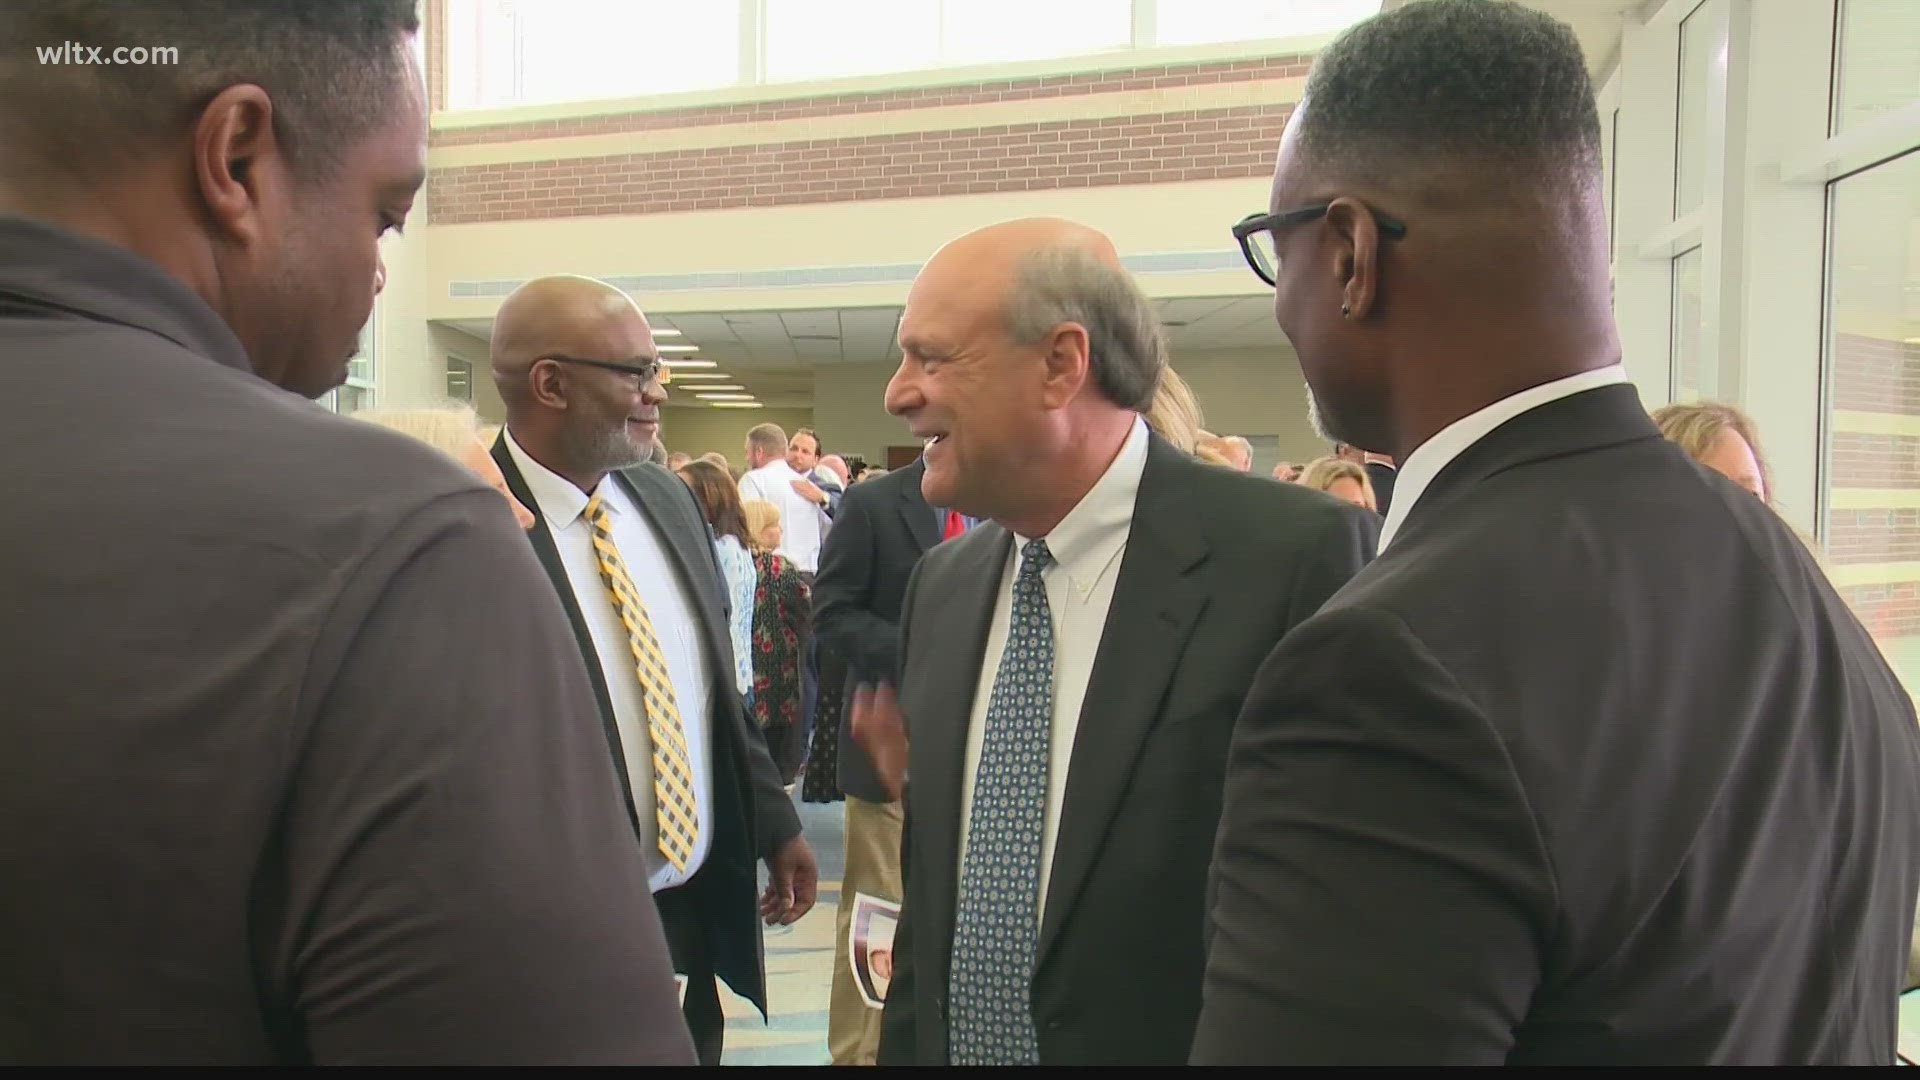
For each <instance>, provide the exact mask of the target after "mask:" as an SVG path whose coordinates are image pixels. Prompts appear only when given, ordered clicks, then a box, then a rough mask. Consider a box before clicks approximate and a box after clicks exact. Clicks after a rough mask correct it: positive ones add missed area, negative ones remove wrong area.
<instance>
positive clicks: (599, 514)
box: [587, 491, 607, 524]
mask: <svg viewBox="0 0 1920 1080" xmlns="http://www.w3.org/2000/svg"><path fill="white" fill-rule="evenodd" d="M606 516H607V500H606V497H605V494H604V493H603V492H599V491H596V492H594V493H593V498H591V499H588V500H587V522H588V524H595V523H597V522H599V521H600V519H601V518H604V517H606Z"/></svg>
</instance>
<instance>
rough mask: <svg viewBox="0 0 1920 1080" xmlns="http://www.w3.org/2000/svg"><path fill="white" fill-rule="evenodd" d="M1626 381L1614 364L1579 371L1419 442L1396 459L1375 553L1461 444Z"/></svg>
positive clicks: (1623, 372) (1624, 372)
mask: <svg viewBox="0 0 1920 1080" xmlns="http://www.w3.org/2000/svg"><path fill="white" fill-rule="evenodd" d="M1626 381H1627V369H1626V368H1625V367H1623V366H1621V365H1619V364H1612V365H1609V366H1607V367H1603V368H1594V369H1593V370H1591V371H1582V372H1579V373H1578V374H1574V375H1569V376H1567V377H1566V378H1564V379H1555V380H1553V381H1552V382H1546V383H1541V384H1540V385H1539V386H1530V387H1528V388H1527V389H1525V390H1522V391H1520V392H1519V393H1517V394H1514V395H1512V396H1511V397H1505V398H1501V399H1500V400H1499V401H1496V402H1494V403H1493V404H1491V405H1489V406H1487V407H1486V408H1484V409H1481V410H1480V411H1479V412H1474V413H1468V414H1467V415H1466V416H1463V417H1461V418H1460V419H1458V420H1455V421H1454V422H1453V423H1451V424H1448V425H1447V426H1446V427H1443V428H1441V429H1440V431H1439V432H1438V433H1437V434H1435V435H1434V437H1433V438H1431V439H1428V440H1427V441H1426V442H1423V443H1421V444H1420V446H1419V448H1418V449H1416V450H1415V451H1414V452H1413V453H1411V454H1408V455H1407V460H1405V461H1403V462H1401V463H1400V469H1399V475H1398V476H1396V477H1394V480H1393V504H1392V505H1391V506H1389V507H1388V508H1387V523H1386V524H1385V525H1384V526H1382V527H1381V529H1380V544H1379V546H1378V548H1377V549H1376V551H1385V550H1387V544H1388V542H1389V541H1391V540H1392V539H1393V537H1394V534H1395V533H1398V532H1399V531H1400V525H1401V523H1402V522H1404V521H1406V520H1407V514H1408V513H1410V512H1411V511H1412V510H1413V504H1414V503H1417V502H1419V501H1420V496H1421V495H1424V494H1425V493H1426V490H1427V485H1429V484H1431V483H1433V480H1434V477H1436V476H1439V475H1440V471H1441V470H1442V469H1445V468H1446V467H1447V465H1448V464H1449V463H1451V462H1452V461H1453V459H1454V458H1457V457H1459V456H1460V455H1461V454H1463V453H1466V450H1467V447H1469V446H1472V445H1473V444H1474V443H1477V442H1479V441H1480V440H1481V439H1484V438H1486V437H1487V436H1488V435H1491V434H1492V433H1493V429H1495V428H1497V427H1499V426H1500V425H1502V424H1504V423H1506V422H1507V421H1509V420H1511V419H1513V418H1514V417H1516V416H1519V415H1520V414H1521V413H1524V412H1531V411H1532V410H1534V409H1537V408H1539V407H1540V406H1542V405H1545V404H1548V403H1549V402H1554V401H1559V400H1560V399H1561V398H1565V397H1572V396H1573V395H1575V394H1579V393H1584V392H1585V391H1588V390H1598V389H1599V388H1600V387H1602V386H1613V385H1615V384H1617V383H1623V382H1626Z"/></svg>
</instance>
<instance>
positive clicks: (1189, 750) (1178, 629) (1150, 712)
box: [880, 438, 1378, 1065]
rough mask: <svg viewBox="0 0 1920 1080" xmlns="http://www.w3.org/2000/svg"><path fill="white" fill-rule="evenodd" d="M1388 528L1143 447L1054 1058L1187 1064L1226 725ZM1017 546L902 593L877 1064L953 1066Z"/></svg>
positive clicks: (1058, 878) (1062, 972)
mask: <svg viewBox="0 0 1920 1080" xmlns="http://www.w3.org/2000/svg"><path fill="white" fill-rule="evenodd" d="M1377 529H1378V519H1377V518H1376V517H1374V515H1372V514H1370V513H1368V512H1366V511H1364V510H1360V509H1358V508H1356V507H1353V506H1350V505H1348V504H1346V503H1342V502H1340V501H1338V500H1336V499H1334V498H1332V497H1331V496H1328V495H1326V494H1325V493H1323V492H1319V491H1314V490H1311V489H1309V488H1304V487H1300V486H1299V485H1295V484H1275V483H1272V482H1270V481H1268V480H1266V479H1265V478H1254V477H1250V476H1248V475H1246V474H1245V473H1240V472H1235V471H1232V470H1229V469H1216V468H1213V467H1211V466H1209V465H1205V464H1202V463H1201V462H1198V461H1196V460H1194V459H1192V458H1190V457H1188V456H1186V455H1185V454H1182V453H1180V452H1179V451H1178V450H1175V449H1173V448H1172V447H1170V446H1168V445H1167V444H1166V443H1163V442H1161V441H1160V440H1159V439H1158V438H1155V439H1154V440H1153V441H1152V443H1151V444H1150V449H1149V451H1148V454H1147V464H1146V471H1145V474H1144V475H1143V476H1142V477H1141V481H1140V490H1139V496H1138V500H1137V502H1136V504H1135V508H1134V516H1133V528H1132V532H1131V534H1130V537H1129V539H1128V542H1127V548H1126V554H1125V555H1124V556H1123V557H1122V559H1121V564H1120V569H1119V577H1118V579H1117V580H1116V581H1115V583H1114V592H1113V601H1112V606H1111V608H1110V609H1109V612H1108V616H1107V624H1106V630H1105V632H1104V634H1103V636H1102V638H1101V642H1100V650H1099V653H1098V656H1097V659H1096V661H1095V665H1094V670H1093V673H1092V678H1091V681H1090V682H1089V683H1088V686H1087V693H1086V701H1085V704H1084V706H1083V707H1082V710H1081V721H1080V726H1079V733H1078V735H1077V736H1076V737H1075V744H1074V746H1073V748H1072V753H1073V758H1072V766H1071V768H1070V771H1069V779H1068V781H1067V791H1066V797H1065V802H1064V805H1063V807H1062V810H1061V820H1060V823H1059V833H1058V838H1057V840H1056V843H1055V848H1054V856H1053V870H1052V877H1051V880H1050V882H1049V885H1048V892H1047V901H1046V912H1045V916H1044V918H1043V919H1042V922H1041V927H1040V937H1039V953H1038V959H1037V962H1036V969H1035V973H1034V978H1033V1017H1034V1023H1035V1026H1036V1028H1037V1030H1038V1033H1039V1042H1040V1057H1041V1060H1042V1062H1043V1063H1047V1064H1056V1063H1059V1064H1064V1063H1088V1062H1105V1063H1113V1064H1134V1065H1150V1064H1162V1065H1175V1064H1179V1063H1181V1062H1184V1061H1185V1060H1186V1056H1187V1049H1188V1047H1189V1046H1190V1045H1191V1039H1192V1034H1193V1022H1194V1018H1195V1016H1196V1015H1197V1014H1198V1013H1199V1011H1200V977H1201V971H1202V948H1203V944H1202V936H1203V930H1204V924H1205V912H1206V908H1205V897H1204V892H1205V886H1206V872H1207V857H1208V852H1209V849H1210V847H1211V845H1212V841H1213V835H1214V829H1215V825H1216V822H1217V819H1218V814H1219V805H1220V785H1221V782H1222V777H1223V774H1224V772H1225V770H1226V755H1227V745H1228V739H1229V736H1230V735H1231V733H1232V730H1233V722H1234V717H1235V716H1237V715H1238V714H1239V711H1240V703H1241V699H1242V697H1243V695H1244V694H1245V692H1246V688H1247V686H1248V685H1249V684H1250V683H1251V682H1252V680H1253V675H1254V671H1255V669H1256V668H1258V667H1259V665H1260V662H1261V660H1262V659H1264V658H1265V657H1266V655H1267V653H1268V652H1269V651H1271V649H1272V648H1273V646H1274V644H1275V643H1276V642H1277V641H1279V640H1280V637H1281V636H1282V635H1283V634H1284V633H1285V632H1286V631H1287V629H1288V628H1289V627H1291V626H1293V625H1294V624H1295V623H1298V622H1300V621H1301V620H1303V619H1305V618H1306V617H1307V616H1309V615H1311V614H1312V613H1313V612H1314V611H1316V610H1318V608H1319V607H1320V604H1321V603H1322V602H1323V601H1324V600H1326V598H1327V597H1329V596H1331V595H1332V594H1333V593H1334V591H1335V590H1337V589H1339V588H1340V586H1341V585H1343V584H1344V583H1345V582H1346V581H1347V580H1348V579H1349V578H1350V577H1352V575H1353V574H1354V573H1355V572H1356V571H1357V570H1359V568H1360V566H1361V565H1362V564H1363V563H1364V562H1365V561H1366V560H1367V559H1368V558H1370V557H1371V556H1372V554H1373V547H1374V540H1375V537H1376V535H1377ZM1011 549H1012V536H1011V534H1009V533H1008V532H1007V531H1006V530H1005V529H1003V528H1001V527H1000V526H998V525H993V524H986V525H982V526H980V527H978V528H976V529H974V530H972V531H971V532H969V533H967V534H966V535H965V536H963V537H960V538H958V539H955V540H951V541H948V542H947V543H944V544H941V545H940V546H939V547H937V548H935V549H934V550H933V551H930V552H928V553H927V555H926V556H925V557H924V558H922V559H921V562H920V566H919V568H918V569H917V570H916V571H915V572H914V580H913V584H912V585H911V586H910V587H909V589H908V598H907V602H906V608H905V611H904V613H903V615H902V617H901V623H902V629H901V649H902V651H903V653H904V656H903V659H902V670H903V679H902V684H901V703H902V708H903V710H904V712H905V714H906V720H907V725H908V730H909V733H910V742H911V750H910V762H909V769H908V771H909V777H910V780H909V783H908V788H907V815H906V816H907V825H906V838H905V841H904V843H903V848H904V862H905V877H906V897H905V903H904V905H903V910H902V914H901V921H900V923H899V926H898V927H897V930H896V935H895V941H894V976H893V983H892V986H891V987H890V988H889V990H888V995H887V1005H886V1012H885V1015H884V1017H883V1020H882V1029H883V1030H882V1035H881V1042H880V1063H881V1064H911V1063H921V1064H945V1063H946V1061H947V1020H946V1012H947V975H948V967H949V964H948V961H949V958H950V956H951V953H952V948H951V946H952V941H953V919H954V908H955V904H956V899H957V892H958V887H959V881H958V877H959V864H960V855H961V851H960V844H959V821H960V798H961V794H960V793H961V785H962V779H963V778H962V776H961V770H962V769H963V768H964V767H965V766H964V758H965V749H966V742H967V727H968V721H969V717H970V713H971V710H972V708H973V700H974V692H975V689H976V687H977V684H978V683H979V680H980V674H981V670H980V669H981V663H982V657H983V654H984V651H985V648H986V641H987V630H988V623H989V621H990V620H991V618H992V615H993V610H994V604H995V601H996V599H997V597H998V593H999V589H1000V583H1001V575H1002V574H1003V573H1004V571H1005V569H1006V566H1007V559H1008V554H1009V552H1010V551H1011ZM1060 749H1062V750H1064V749H1065V748H1060Z"/></svg>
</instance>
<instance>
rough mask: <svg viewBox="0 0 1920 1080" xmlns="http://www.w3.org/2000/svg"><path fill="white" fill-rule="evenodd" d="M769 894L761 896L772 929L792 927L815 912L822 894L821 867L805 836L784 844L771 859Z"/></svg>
mask: <svg viewBox="0 0 1920 1080" xmlns="http://www.w3.org/2000/svg"><path fill="white" fill-rule="evenodd" d="M767 871H768V881H767V891H766V893H765V894H764V895H763V896H761V897H760V917H761V918H762V919H765V920H766V921H767V925H768V926H773V925H775V924H778V925H781V926H791V925H792V924H794V923H796V922H799V921H800V916H802V915H805V914H806V913H807V912H809V911H812V910H813V902H814V900H815V899H816V898H817V897H818V896H819V892H820V867H819V864H817V863H815V862H814V861H813V848H812V847H811V846H810V845H809V844H808V843H807V838H806V837H804V836H795V837H794V838H793V839H791V840H789V841H787V842H786V843H785V844H782V845H780V850H779V851H776V852H774V853H773V855H772V856H771V857H770V858H768V859H767Z"/></svg>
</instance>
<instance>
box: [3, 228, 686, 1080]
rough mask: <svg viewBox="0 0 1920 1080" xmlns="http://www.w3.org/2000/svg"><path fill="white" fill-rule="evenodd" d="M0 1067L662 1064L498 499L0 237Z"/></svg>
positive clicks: (577, 686) (129, 298)
mask: <svg viewBox="0 0 1920 1080" xmlns="http://www.w3.org/2000/svg"><path fill="white" fill-rule="evenodd" d="M0 461H4V462H5V463H6V465H5V467H4V468H0V506H5V507H6V508H7V515H6V525H5V527H4V529H0V882H4V887H0V1061H5V1062H11V1063H33V1062H78V1061H85V1062H94V1063H101V1064H116V1063H138V1062H148V1063H197V1064H247V1063H272V1062H307V1061H312V1062H343V1063H365V1064H375V1063H413V1062H438V1063H450V1064H458V1063H467V1062H474V1063H480V1062H492V1063H530V1062H554V1063H590V1062H601V1063H607V1062H633V1063H646V1062H659V1063H678V1064H692V1063H693V1060H694V1059H693V1052H692V1046H691V1042H690V1040H689V1038H688V1036H687V1033H686V1029H685V1026H684V1024H683V1022H682V1020H681V1018H680V1010H679V1007H678V1003H677V995H676V991H675V987H674V982H673V979H672V976H671V970H670V964H669V961H668V958H667V949H666V945H665V941H664V938H663V936H662V934H661V930H660V924H659V920H658V916H657V915H656V913H655V911H654V908H653V902H652V900H651V898H650V895H649V892H648V888H647V870H646V863H645V861H644V859H643V858H642V855H641V853H640V852H639V850H638V849H637V846H636V845H635V843H634V839H633V830H632V828H631V826H630V825H629V824H628V823H627V822H626V821H625V820H624V812H623V810H622V804H621V800H620V796H619V794H618V792H617V790H616V787H615V784H616V781H615V777H614V773H613V770H612V767H611V765H610V763H609V759H608V756H607V747H606V743H605V739H604V737H603V735H602V733H601V731H600V722H599V716H598V712H597V708H596V705H595V701H594V696H593V693H592V690H591V689H590V686H589V683H588V681H587V676H586V672H585V669H584V667H583V665H582V662H581V659H580V654H579V651H578V649H577V648H576V647H575V645H574V641H573V637H572V635H571V633H570V632H569V630H568V626H567V622H566V619H565V617H564V616H563V614H562V613H561V609H560V606H559V602H558V600H557V599H556V597H555V595H554V591H553V588H552V586H551V585H550V584H548V582H547V580H546V577H545V575H544V574H543V573H542V571H541V569H540V567H539V565H538V563H537V562H536V561H535V559H534V557H533V554H532V553H531V551H530V549H529V547H528V545H527V542H526V539H525V537H524V536H523V535H521V534H520V532H519V531H518V530H517V528H516V527H515V525H514V523H513V520H512V517H511V516H510V514H509V511H508V508H507V506H506V505H505V503H504V501H503V500H502V499H501V497H500V495H499V494H498V493H497V492H494V491H492V490H489V489H488V488H486V487H484V486H483V485H482V484H481V483H480V482H479V481H478V480H477V479H475V478H474V477H473V476H471V475H469V474H468V473H467V472H466V471H465V470H463V469H461V468H460V467H459V466H458V465H456V464H455V463H453V462H452V461H451V460H450V459H447V458H445V457H444V456H442V455H440V454H438V453H436V452H434V451H433V450H431V449H429V448H427V447H425V446H422V445H419V444H416V443H414V442H412V441H411V440H408V439H406V438H404V437H402V436H398V435H394V434H392V433H389V432H386V431H384V430H381V429H378V428H374V427H371V426H370V425H363V424H359V423H357V422H355V421H351V420H347V419H343V418H340V417H336V416H333V415H331V414H329V413H327V412H326V411H324V410H322V409H320V408H318V407H316V406H315V405H313V404H312V403H311V402H308V401H306V400H305V399H302V398H299V397H297V396H295V395H292V394H289V393H287V392H285V391H282V390H280V389H277V388H276V387H274V386H272V385H270V384H268V383H267V382H265V381H263V380H262V379H260V378H258V377H257V376H255V375H253V374H252V373H251V370H250V368H249V365H248V362H247V358H246V356H245V355H244V353H243V352H242V350H241V347H240V344H239V342H238V341H237V340H236V339H235V338H234V336H233V335H232V333H231V332H230V331H229V330H228V328H227V327H226V325H225V324H224V323H223V322H222V321H221V320H220V319H219V318H218V316H216V315H215V313H214V312H213V311H212V310H211V309H210V308H209V307H207V306H206V304H204V303H203V302H202V301H201V300H200V299H199V298H198V297H197V296H196V295H194V294H193V293H191V292H190V291H189V290H187V289H186V288H185V287H184V286H183V285H182V284H181V283H180V282H178V281H177V280H176V279H174V278H172V277H171V276H169V275H168V274H166V273H165V272H163V271H162V270H161V269H160V268H159V267H157V266H155V265H153V264H152V263H150V262H148V261H146V260H144V259H141V258H139V257H137V256H134V255H132V254H130V253H128V252H125V251H123V250H121V249H118V248H115V247H111V246H108V245H105V244H102V243H98V242H95V241H92V240H88V239H84V238H81V237H78V236H74V235H72V234H69V233H65V232H62V231H59V230H56V229H52V228H49V227H46V226H43V225H40V224H36V223H33V222H29V221H25V220H22V219H18V218H8V217H0Z"/></svg>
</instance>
